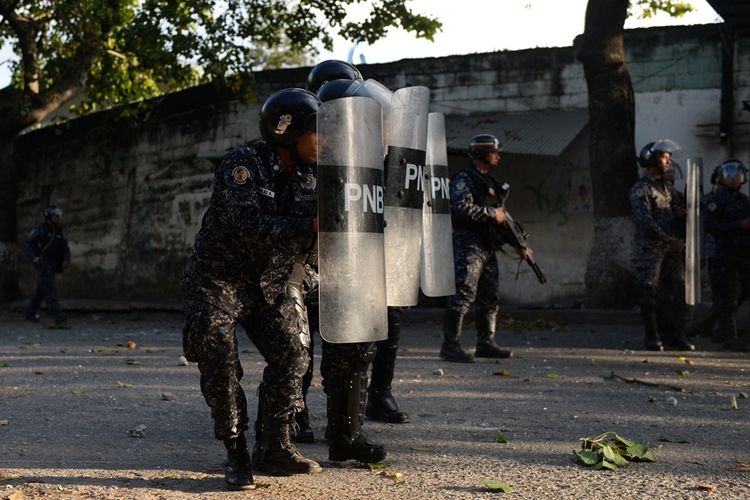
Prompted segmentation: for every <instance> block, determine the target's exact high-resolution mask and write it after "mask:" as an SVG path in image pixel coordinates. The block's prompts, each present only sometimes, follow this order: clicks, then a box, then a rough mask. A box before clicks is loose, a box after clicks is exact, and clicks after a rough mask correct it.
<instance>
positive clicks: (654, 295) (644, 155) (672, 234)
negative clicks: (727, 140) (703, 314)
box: [630, 139, 695, 351]
mask: <svg viewBox="0 0 750 500" xmlns="http://www.w3.org/2000/svg"><path fill="white" fill-rule="evenodd" d="M678 149H679V146H678V145H677V144H676V143H674V142H673V141H670V140H668V139H667V140H662V141H656V142H651V143H649V144H647V145H646V146H645V147H644V148H643V149H642V150H641V153H640V156H639V158H638V161H639V163H640V165H641V166H642V167H643V168H645V169H646V174H645V175H644V176H643V177H641V179H640V180H639V181H638V182H636V183H635V185H634V186H633V187H632V188H631V190H630V206H631V208H632V210H633V222H634V224H635V241H634V267H635V277H636V285H637V287H638V294H639V296H638V305H639V306H640V309H641V316H642V317H643V327H644V330H645V347H646V349H648V350H650V351H662V350H664V347H665V346H666V347H667V348H669V349H674V350H682V351H686V350H690V351H692V350H693V349H695V347H694V346H693V344H691V343H690V342H688V341H687V340H685V338H684V328H685V313H686V312H685V307H686V306H685V298H684V294H683V295H682V296H681V297H675V300H674V302H675V304H674V305H673V307H674V308H675V309H676V310H672V311H669V310H668V308H669V307H670V305H669V304H668V303H666V301H664V300H663V299H664V297H666V296H667V295H668V294H658V289H659V286H660V284H661V283H662V282H663V281H664V280H667V281H668V282H669V283H672V284H673V286H674V287H675V289H676V290H679V289H684V286H685V266H684V262H683V261H684V254H683V251H684V249H685V240H684V239H682V238H680V237H679V236H676V235H677V234H678V233H677V232H678V229H677V227H678V225H679V224H681V223H682V222H681V221H684V219H680V218H679V217H678V215H679V214H678V212H679V210H676V208H675V207H676V205H675V203H676V201H675V192H674V186H673V185H672V184H671V183H670V182H669V181H668V180H667V179H666V177H665V174H666V172H667V170H668V169H669V166H670V164H671V157H672V153H673V152H675V151H677V150H678ZM683 217H684V211H683ZM665 275H668V277H665ZM659 299H662V301H661V302H660V300H659ZM658 311H661V312H658ZM658 314H664V315H665V317H666V318H667V319H665V320H664V322H665V323H667V324H668V325H670V326H669V327H666V328H665V330H666V331H665V337H664V338H661V336H660V334H659V331H658V320H657V318H658Z"/></svg>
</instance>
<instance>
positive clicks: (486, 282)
mask: <svg viewBox="0 0 750 500" xmlns="http://www.w3.org/2000/svg"><path fill="white" fill-rule="evenodd" d="M467 152H468V155H469V158H470V159H471V162H470V163H469V165H468V166H467V167H465V168H464V169H462V170H460V171H459V172H458V173H456V175H454V176H453V178H452V179H451V183H450V195H451V211H452V223H453V258H454V263H455V275H456V294H455V295H453V296H451V297H449V298H448V306H447V309H446V311H445V316H444V324H443V345H442V347H441V348H440V357H441V358H442V359H444V360H446V361H451V362H457V363H473V362H474V358H473V356H472V355H471V354H469V353H467V352H466V351H464V350H463V349H462V348H461V345H460V343H459V337H460V336H461V329H462V326H463V320H464V316H465V315H466V313H468V312H469V309H470V307H471V305H472V303H474V301H475V300H476V317H475V321H476V329H477V345H476V352H475V356H476V357H478V358H509V357H511V356H512V355H513V353H512V352H511V351H507V350H504V349H501V348H500V347H499V346H498V345H497V344H496V343H495V323H496V318H497V311H498V302H499V290H498V268H497V256H496V254H495V249H494V248H492V246H491V244H490V239H489V230H490V228H491V226H492V225H494V224H505V221H506V217H505V210H504V209H503V208H502V207H493V206H489V205H486V204H485V199H486V198H488V197H493V196H496V194H497V189H499V187H498V185H497V183H496V182H495V180H494V179H493V177H492V176H491V174H490V171H491V170H492V169H493V168H495V167H496V166H497V165H498V164H499V163H500V152H501V149H500V144H499V142H498V140H497V138H496V137H495V136H492V135H489V134H480V135H476V136H474V137H472V138H471V140H470V141H469V145H468V148H467ZM517 251H519V252H520V255H521V256H522V257H523V256H524V255H525V250H521V249H517Z"/></svg>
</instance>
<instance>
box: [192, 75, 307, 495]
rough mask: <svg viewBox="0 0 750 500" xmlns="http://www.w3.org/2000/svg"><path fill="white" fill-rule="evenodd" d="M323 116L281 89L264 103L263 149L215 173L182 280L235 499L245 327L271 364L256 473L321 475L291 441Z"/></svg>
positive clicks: (241, 471)
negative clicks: (239, 330) (240, 342)
mask: <svg viewBox="0 0 750 500" xmlns="http://www.w3.org/2000/svg"><path fill="white" fill-rule="evenodd" d="M319 106H320V101H319V100H318V98H317V97H316V96H315V95H314V94H312V93H311V92H308V91H307V90H303V89H284V90H280V91H278V92H276V93H274V94H273V95H271V96H270V97H269V98H268V99H267V100H266V102H265V103H264V105H263V107H262V109H261V112H260V131H261V135H262V137H263V139H262V140H258V141H255V142H252V143H249V144H243V145H241V146H238V147H237V148H235V149H234V150H232V151H231V152H230V153H229V154H227V156H226V157H224V159H223V160H222V161H221V163H220V164H219V166H218V167H217V169H216V172H215V175H214V189H213V193H212V195H211V199H210V202H209V207H208V210H207V212H206V214H205V215H204V217H203V221H202V224H201V228H200V231H199V233H198V235H197V236H196V239H195V245H194V247H193V254H192V256H191V258H190V259H189V261H188V264H187V266H186V268H185V271H184V274H183V278H182V285H183V289H184V292H185V300H186V323H185V328H184V331H183V347H184V351H185V356H186V357H187V359H188V360H190V361H195V362H197V363H198V368H199V370H200V374H201V377H200V385H201V391H202V393H203V396H204V398H205V400H206V403H207V404H208V406H209V407H210V408H211V416H212V417H213V420H214V434H215V436H216V438H217V439H220V440H222V441H223V442H224V445H225V447H226V449H227V456H228V460H227V466H226V470H225V482H226V484H227V487H228V488H229V489H230V490H240V489H249V488H252V487H253V477H252V473H251V458H250V455H249V453H248V449H247V443H246V440H245V430H247V427H248V414H247V402H246V398H245V393H244V391H243V390H242V387H241V386H240V379H241V378H242V375H243V371H242V367H241V365H240V361H239V355H238V351H237V338H236V336H235V327H236V325H237V324H238V323H239V324H240V325H241V326H242V327H243V328H244V329H245V331H246V333H247V335H248V337H249V338H250V339H251V340H252V342H253V343H254V344H255V345H256V347H257V348H258V351H259V352H260V353H261V355H262V356H263V357H264V358H265V360H266V363H267V366H266V368H265V370H264V372H263V380H262V382H261V384H260V386H259V389H258V394H259V401H258V419H257V421H256V425H255V430H256V442H255V447H254V449H253V458H252V461H253V463H254V466H255V467H256V468H258V469H260V470H264V471H267V472H269V473H272V474H297V473H314V472H319V471H320V470H321V468H320V466H319V465H318V464H317V463H316V462H314V461H313V460H310V459H308V458H305V457H304V456H302V454H301V453H300V452H299V451H298V450H297V449H296V448H295V446H294V445H293V444H292V443H291V440H290V432H291V427H292V425H293V418H294V414H295V413H297V412H299V411H301V410H302V409H303V403H302V392H301V377H302V375H303V374H304V372H305V369H306V368H307V364H308V361H309V359H308V352H307V349H306V344H307V342H308V337H309V332H308V326H307V318H306V316H305V314H304V307H302V304H301V302H302V300H304V296H305V294H306V293H307V292H308V291H309V290H311V289H312V288H314V286H315V284H316V280H317V273H316V271H315V269H314V265H311V264H314V262H313V261H314V259H311V255H310V253H311V248H312V245H313V243H314V240H315V232H316V230H317V227H316V226H317V222H316V216H317V204H316V191H315V190H316V182H315V178H316V177H315V176H316V166H315V163H316V161H317V157H316V155H317V133H316V132H315V126H316V113H317V110H318V107H319Z"/></svg>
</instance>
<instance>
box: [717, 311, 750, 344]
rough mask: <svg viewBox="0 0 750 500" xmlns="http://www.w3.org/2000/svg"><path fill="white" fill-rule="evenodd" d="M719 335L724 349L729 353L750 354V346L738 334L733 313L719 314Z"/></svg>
mask: <svg viewBox="0 0 750 500" xmlns="http://www.w3.org/2000/svg"><path fill="white" fill-rule="evenodd" d="M719 314H720V315H719V327H718V333H719V336H720V338H721V342H723V345H724V349H727V350H729V351H739V352H750V345H749V344H748V343H747V342H745V341H744V340H743V339H740V338H739V335H738V334H737V322H736V320H735V317H734V313H733V312H727V311H721V312H720V313H719Z"/></svg>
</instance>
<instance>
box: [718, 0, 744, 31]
mask: <svg viewBox="0 0 750 500" xmlns="http://www.w3.org/2000/svg"><path fill="white" fill-rule="evenodd" d="M708 3H709V4H710V5H711V7H713V8H714V10H715V11H716V12H717V13H718V14H719V15H720V16H721V18H722V19H724V22H725V23H727V24H728V25H729V26H730V27H731V28H732V31H733V32H734V33H735V34H736V35H739V36H742V37H746V36H750V2H747V1H746V0H708Z"/></svg>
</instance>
